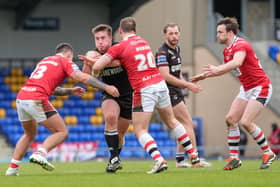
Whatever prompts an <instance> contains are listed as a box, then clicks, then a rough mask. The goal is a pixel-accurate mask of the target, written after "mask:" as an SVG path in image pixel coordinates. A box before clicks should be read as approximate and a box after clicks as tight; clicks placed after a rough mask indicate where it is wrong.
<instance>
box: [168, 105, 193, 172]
mask: <svg viewBox="0 0 280 187" xmlns="http://www.w3.org/2000/svg"><path fill="white" fill-rule="evenodd" d="M172 108H173V112H174V115H175V118H176V119H177V120H178V121H179V122H180V123H181V124H182V125H183V126H184V127H185V129H186V131H187V133H188V135H189V137H190V140H191V142H192V145H193V148H194V149H195V150H197V148H196V139H195V133H194V129H193V123H192V119H191V115H190V113H189V111H188V109H187V108H186V105H185V104H184V102H183V101H181V102H179V103H178V104H176V105H175V106H173V107H172ZM184 159H185V150H184V147H183V146H182V145H181V144H180V143H179V142H178V143H177V152H176V167H179V168H181V167H191V165H190V164H188V163H187V162H186V161H185V160H184Z"/></svg>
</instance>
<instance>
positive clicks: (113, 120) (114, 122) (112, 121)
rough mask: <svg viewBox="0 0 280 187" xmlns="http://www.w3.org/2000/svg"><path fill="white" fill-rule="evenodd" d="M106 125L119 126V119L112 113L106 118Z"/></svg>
mask: <svg viewBox="0 0 280 187" xmlns="http://www.w3.org/2000/svg"><path fill="white" fill-rule="evenodd" d="M104 118H105V122H106V125H108V126H117V122H118V118H117V116H116V115H115V114H113V113H110V114H107V115H106V116H104Z"/></svg>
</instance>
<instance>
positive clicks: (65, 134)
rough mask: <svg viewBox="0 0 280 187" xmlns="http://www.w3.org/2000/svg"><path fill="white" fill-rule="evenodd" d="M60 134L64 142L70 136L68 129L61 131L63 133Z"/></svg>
mask: <svg viewBox="0 0 280 187" xmlns="http://www.w3.org/2000/svg"><path fill="white" fill-rule="evenodd" d="M59 133H60V136H61V137H62V138H63V139H64V140H65V139H66V138H67V137H68V135H69V131H68V129H64V130H61V131H59Z"/></svg>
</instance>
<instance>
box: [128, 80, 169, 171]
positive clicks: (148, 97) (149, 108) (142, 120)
mask: <svg viewBox="0 0 280 187" xmlns="http://www.w3.org/2000/svg"><path fill="white" fill-rule="evenodd" d="M156 89H157V84H155V85H151V86H149V87H146V88H143V89H141V92H138V91H134V95H133V113H132V124H133V127H134V128H133V130H134V132H135V134H136V137H137V139H138V141H139V143H140V145H141V146H142V147H143V148H144V149H145V150H146V152H147V153H148V154H149V155H150V156H151V157H152V158H153V160H154V161H155V165H154V167H153V168H152V169H151V170H150V171H148V172H147V173H148V174H153V173H158V172H161V171H164V170H166V169H167V163H166V161H165V159H164V158H163V156H162V155H161V153H160V151H159V149H158V146H157V144H156V141H155V140H154V138H153V137H152V136H151V135H150V134H149V132H148V127H149V123H150V120H151V117H152V114H153V111H154V108H155V105H156V103H157V102H158V96H156V95H155V94H154V92H155V90H156Z"/></svg>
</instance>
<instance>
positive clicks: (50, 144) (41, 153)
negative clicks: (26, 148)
mask: <svg viewBox="0 0 280 187" xmlns="http://www.w3.org/2000/svg"><path fill="white" fill-rule="evenodd" d="M46 116H47V119H46V120H44V121H41V122H39V123H40V124H42V125H43V126H44V127H45V128H47V129H48V130H49V131H50V132H51V133H52V134H51V135H50V136H48V137H47V138H46V139H45V140H44V142H43V144H42V146H41V147H40V148H39V149H38V150H37V151H35V152H34V153H33V154H32V155H31V156H30V157H29V160H30V162H32V163H35V164H39V165H41V166H42V168H43V169H45V170H48V171H52V170H54V166H53V165H52V164H51V163H49V162H48V161H47V159H46V157H47V153H48V152H50V151H51V150H52V149H53V148H55V147H56V146H57V145H59V144H61V143H62V142H63V141H64V140H65V139H66V138H67V136H68V129H67V128H66V125H65V123H64V121H63V119H62V118H61V117H60V115H59V114H58V113H57V112H56V111H49V112H46Z"/></svg>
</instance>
